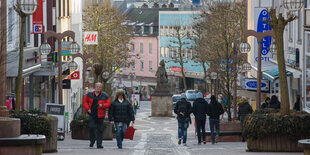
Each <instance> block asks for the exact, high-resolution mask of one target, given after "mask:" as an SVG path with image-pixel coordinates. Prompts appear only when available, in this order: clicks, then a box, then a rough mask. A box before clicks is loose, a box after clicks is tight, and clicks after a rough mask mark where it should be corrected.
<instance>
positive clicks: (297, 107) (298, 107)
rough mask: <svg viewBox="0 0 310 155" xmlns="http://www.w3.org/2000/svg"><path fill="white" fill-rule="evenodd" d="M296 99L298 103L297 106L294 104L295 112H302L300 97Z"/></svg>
mask: <svg viewBox="0 0 310 155" xmlns="http://www.w3.org/2000/svg"><path fill="white" fill-rule="evenodd" d="M296 99H297V101H296V102H295V104H294V110H296V111H300V110H301V109H300V95H297V96H296Z"/></svg>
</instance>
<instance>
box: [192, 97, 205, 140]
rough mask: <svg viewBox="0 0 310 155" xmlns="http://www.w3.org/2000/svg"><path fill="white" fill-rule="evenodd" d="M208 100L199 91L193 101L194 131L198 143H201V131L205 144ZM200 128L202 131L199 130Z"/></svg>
mask: <svg viewBox="0 0 310 155" xmlns="http://www.w3.org/2000/svg"><path fill="white" fill-rule="evenodd" d="M207 108H208V102H207V101H206V100H205V99H204V98H203V95H202V93H201V92H198V93H197V97H196V100H195V101H194V103H193V114H194V115H195V120H196V131H197V136H198V145H200V144H201V133H202V139H203V143H204V144H206V131H205V125H206V114H207ZM200 130H202V132H200Z"/></svg>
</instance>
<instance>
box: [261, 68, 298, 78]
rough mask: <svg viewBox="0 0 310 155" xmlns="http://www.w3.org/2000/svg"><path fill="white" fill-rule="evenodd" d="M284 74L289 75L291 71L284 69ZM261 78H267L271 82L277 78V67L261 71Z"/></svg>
mask: <svg viewBox="0 0 310 155" xmlns="http://www.w3.org/2000/svg"><path fill="white" fill-rule="evenodd" d="M286 75H287V76H290V75H292V72H289V71H286ZM263 78H264V79H267V80H269V81H271V82H273V81H274V80H276V79H278V78H279V68H278V67H276V68H273V69H270V70H267V71H264V72H263Z"/></svg>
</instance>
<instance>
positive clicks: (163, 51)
mask: <svg viewBox="0 0 310 155" xmlns="http://www.w3.org/2000/svg"><path fill="white" fill-rule="evenodd" d="M309 46H310V43H309ZM164 56H165V48H164V47H161V48H160V57H164Z"/></svg>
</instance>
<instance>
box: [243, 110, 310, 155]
mask: <svg viewBox="0 0 310 155" xmlns="http://www.w3.org/2000/svg"><path fill="white" fill-rule="evenodd" d="M309 122H310V115H309V114H307V113H303V112H295V111H292V112H291V113H290V115H285V116H281V115H280V113H279V112H278V111H276V110H270V109H267V110H257V111H256V112H254V113H253V114H251V115H249V116H248V117H247V118H246V120H245V122H244V124H243V125H244V127H243V133H242V134H243V136H244V137H246V138H247V139H248V148H249V145H251V147H252V144H251V143H252V142H253V143H254V142H257V141H260V140H264V141H266V142H265V143H269V144H270V145H273V143H277V140H278V141H280V142H283V141H288V142H287V143H286V144H287V145H286V146H283V147H284V148H281V149H282V150H283V151H285V150H286V149H287V148H288V147H287V146H290V147H291V146H292V145H294V147H296V148H293V147H292V148H290V149H288V150H286V151H291V150H292V151H293V150H295V151H296V150H297V149H298V148H297V140H299V139H305V138H310V123H309ZM269 139H270V140H271V139H272V141H273V142H270V140H269ZM249 142H250V144H249ZM278 143H279V142H278ZM254 146H255V145H253V147H254ZM255 147H260V146H259V145H258V146H255ZM261 147H263V145H261ZM285 147H286V148H285ZM275 148H276V149H277V150H273V147H271V148H270V149H267V150H266V148H255V149H257V150H258V151H259V150H260V149H262V150H260V151H279V150H281V149H279V148H277V146H276V144H275ZM249 149H253V148H249Z"/></svg>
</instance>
